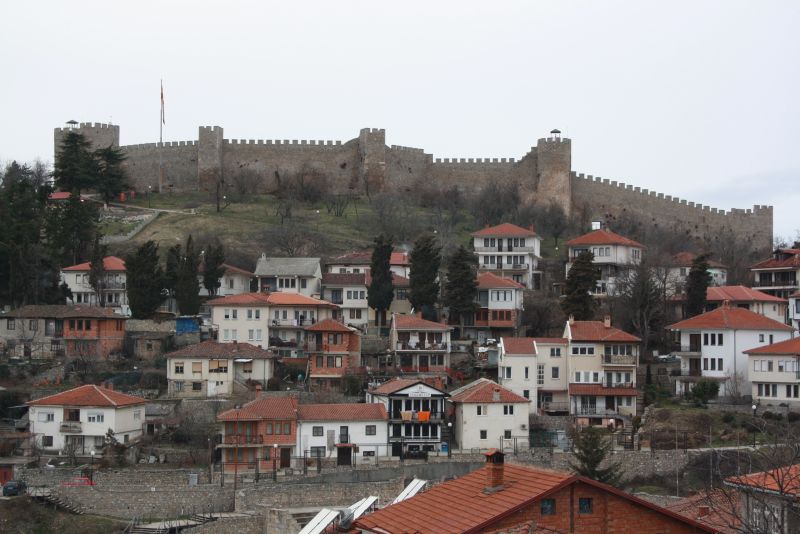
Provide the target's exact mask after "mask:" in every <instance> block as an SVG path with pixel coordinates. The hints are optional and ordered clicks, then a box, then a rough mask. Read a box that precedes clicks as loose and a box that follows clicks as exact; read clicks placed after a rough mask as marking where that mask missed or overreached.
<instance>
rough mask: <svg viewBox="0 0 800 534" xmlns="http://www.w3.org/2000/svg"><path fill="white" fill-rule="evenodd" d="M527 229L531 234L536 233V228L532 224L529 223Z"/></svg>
mask: <svg viewBox="0 0 800 534" xmlns="http://www.w3.org/2000/svg"><path fill="white" fill-rule="evenodd" d="M528 228H530V230H531V232H533V233H536V226H534V225H533V223H531V225H530V226H529V227H528Z"/></svg>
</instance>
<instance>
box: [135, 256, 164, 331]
mask: <svg viewBox="0 0 800 534" xmlns="http://www.w3.org/2000/svg"><path fill="white" fill-rule="evenodd" d="M125 270H126V279H127V288H128V303H129V304H130V307H131V314H132V316H133V318H134V319H149V318H150V317H152V316H153V314H154V313H155V312H156V310H158V307H159V306H160V305H161V303H162V302H163V301H164V296H163V295H162V293H161V290H162V284H163V278H164V272H163V271H162V269H161V265H160V264H159V262H158V245H157V244H156V243H155V242H154V241H148V242H146V243H144V244H143V245H142V246H140V247H139V248H138V249H136V251H135V252H133V253H131V254H128V255H127V256H126V257H125Z"/></svg>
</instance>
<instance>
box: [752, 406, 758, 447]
mask: <svg viewBox="0 0 800 534" xmlns="http://www.w3.org/2000/svg"><path fill="white" fill-rule="evenodd" d="M752 409H753V449H755V448H756V410H757V409H758V406H756V405H755V404H754V405H753V406H752Z"/></svg>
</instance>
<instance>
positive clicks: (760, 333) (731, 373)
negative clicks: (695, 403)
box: [668, 304, 793, 397]
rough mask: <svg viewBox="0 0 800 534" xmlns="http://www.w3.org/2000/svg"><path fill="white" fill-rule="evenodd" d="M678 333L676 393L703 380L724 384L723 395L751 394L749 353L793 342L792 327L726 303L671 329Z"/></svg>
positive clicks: (671, 326)
mask: <svg viewBox="0 0 800 534" xmlns="http://www.w3.org/2000/svg"><path fill="white" fill-rule="evenodd" d="M668 328H669V329H671V330H673V331H674V332H675V341H676V347H677V349H676V350H675V354H676V355H677V356H678V357H680V359H681V376H680V377H679V378H678V379H677V380H676V383H675V384H676V393H677V394H679V395H683V394H686V393H688V392H689V391H691V388H692V387H693V385H694V383H696V382H697V381H699V380H700V379H711V380H717V381H719V382H720V395H722V396H725V397H729V396H732V397H738V396H747V395H749V393H750V391H751V389H752V379H753V378H752V373H751V372H750V362H749V361H748V360H749V357H748V354H747V352H746V351H748V350H750V349H754V348H757V347H761V346H764V345H771V344H773V343H777V342H779V341H785V340H787V339H790V338H791V337H792V335H793V329H792V327H791V326H788V325H786V324H785V323H782V322H779V321H775V320H773V319H769V318H768V317H764V316H763V315H759V314H758V313H756V312H753V311H750V310H747V309H744V308H738V307H731V306H730V305H728V304H723V305H722V306H720V307H719V308H716V309H715V310H712V311H710V312H706V313H703V314H700V315H697V316H695V317H691V318H689V319H685V320H683V321H679V322H677V323H675V324H673V325H670V326H669V327H668Z"/></svg>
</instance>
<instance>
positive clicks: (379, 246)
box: [367, 234, 394, 326]
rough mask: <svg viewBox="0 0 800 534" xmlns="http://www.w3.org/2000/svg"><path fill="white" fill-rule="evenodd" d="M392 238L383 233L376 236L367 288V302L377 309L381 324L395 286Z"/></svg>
mask: <svg viewBox="0 0 800 534" xmlns="http://www.w3.org/2000/svg"><path fill="white" fill-rule="evenodd" d="M392 246H393V244H392V238H391V237H386V236H384V235H383V234H381V235H379V236H378V237H376V238H375V248H373V249H372V260H371V261H370V277H371V281H370V284H369V287H368V288H367V304H368V305H369V307H370V308H372V309H374V310H375V325H376V326H381V318H382V317H384V316H385V313H386V310H388V309H389V306H391V305H392V300H393V299H394V287H393V286H392V271H391V268H390V262H391V259H392Z"/></svg>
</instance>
